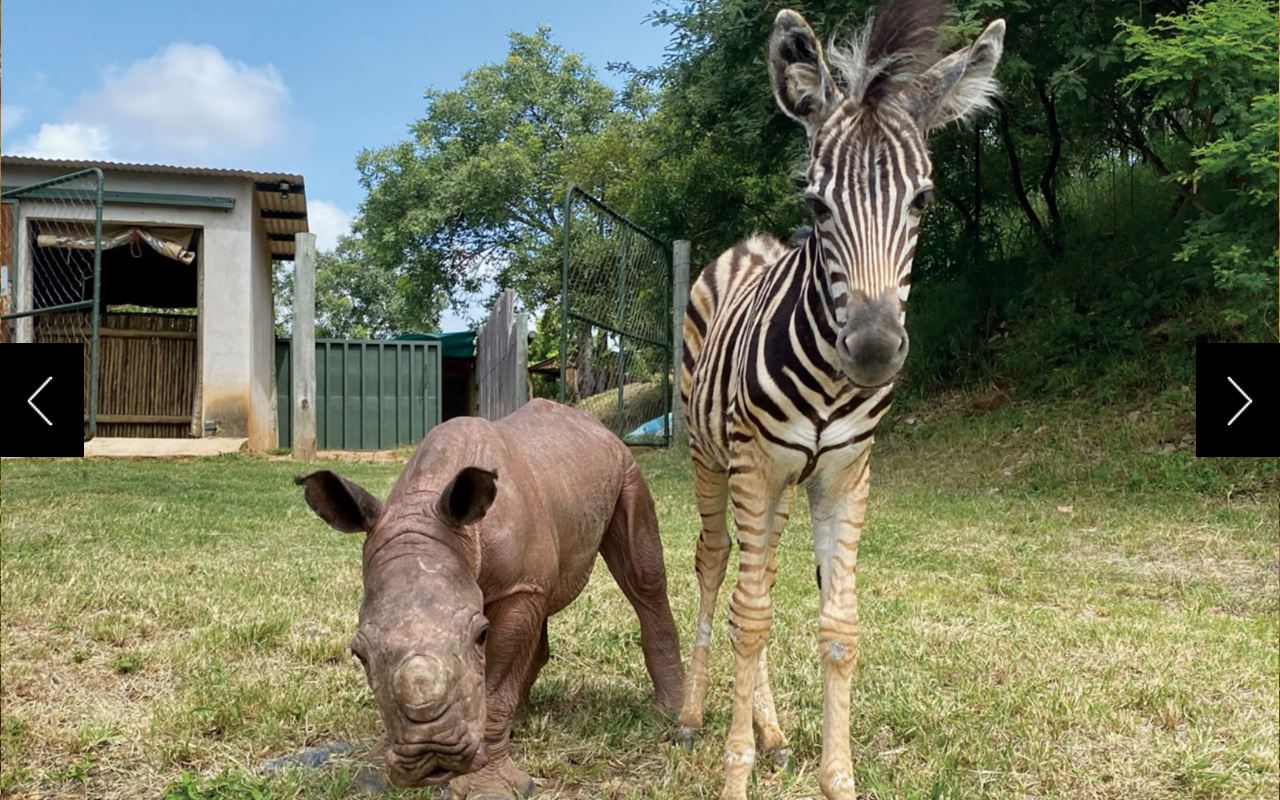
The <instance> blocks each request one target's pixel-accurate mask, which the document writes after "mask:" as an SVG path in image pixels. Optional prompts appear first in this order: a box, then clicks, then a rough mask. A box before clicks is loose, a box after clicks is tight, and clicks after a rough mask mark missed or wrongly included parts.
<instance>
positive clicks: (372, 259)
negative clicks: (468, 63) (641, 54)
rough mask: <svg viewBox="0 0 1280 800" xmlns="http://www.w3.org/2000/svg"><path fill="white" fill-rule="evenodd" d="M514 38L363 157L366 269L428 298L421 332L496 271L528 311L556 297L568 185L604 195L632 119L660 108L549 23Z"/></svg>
mask: <svg viewBox="0 0 1280 800" xmlns="http://www.w3.org/2000/svg"><path fill="white" fill-rule="evenodd" d="M510 40H511V46H510V51H509V53H508V55H507V57H506V59H505V60H504V61H502V62H500V63H497V64H488V65H484V66H481V67H479V68H477V69H475V70H473V71H471V72H468V73H466V74H464V75H463V80H462V85H461V86H460V87H459V88H458V89H457V90H454V91H447V92H442V91H436V90H429V91H428V92H427V94H426V100H427V113H426V116H424V117H423V118H422V119H420V120H418V121H417V122H415V123H413V125H412V126H411V128H410V130H411V133H412V136H411V138H410V139H408V140H406V141H404V142H401V143H400V144H398V145H395V146H392V147H388V148H383V149H380V150H371V151H365V152H363V153H361V154H360V156H359V158H358V160H357V163H358V166H359V169H360V173H361V181H362V183H363V185H364V187H365V189H366V190H367V192H368V195H367V198H366V199H365V201H364V203H363V204H362V206H361V208H360V216H359V219H358V220H357V222H356V225H355V230H356V233H357V234H358V235H359V236H360V239H361V242H362V245H361V263H362V264H363V265H364V266H365V267H366V268H367V269H369V270H371V271H372V272H373V273H375V274H378V275H383V276H393V278H394V280H392V281H391V283H392V284H394V285H395V286H396V287H397V291H398V292H400V293H401V294H407V293H408V292H411V291H416V292H419V293H420V294H419V296H417V297H406V303H407V305H408V306H409V307H411V308H412V309H414V310H415V311H416V312H417V313H419V314H420V319H419V320H417V322H418V323H419V325H418V328H419V329H421V328H423V327H428V328H429V327H432V326H433V325H434V324H435V321H436V319H437V318H438V315H439V311H440V310H441V309H442V308H444V307H445V305H446V304H448V303H450V302H453V301H456V300H458V299H459V298H460V297H461V296H462V295H463V294H464V293H474V292H476V291H478V290H479V289H480V286H481V284H482V282H483V281H484V279H486V278H489V279H492V280H493V281H494V282H495V283H496V284H498V285H499V286H502V287H510V288H514V289H515V290H516V291H517V293H518V294H519V295H520V297H521V298H522V300H523V302H524V303H525V304H526V306H529V307H538V306H541V305H542V304H545V303H546V302H548V299H549V298H550V297H551V296H552V295H553V294H556V293H558V289H559V283H560V268H559V258H558V249H557V247H558V244H559V234H558V231H559V229H560V226H561V224H562V220H561V216H562V204H563V199H564V192H565V189H566V187H567V186H568V185H569V183H571V182H576V183H578V184H580V185H582V186H583V187H584V188H587V189H588V190H589V191H592V192H593V193H595V194H597V195H601V194H606V193H607V192H608V191H609V185H610V184H611V183H612V181H613V180H614V179H615V178H616V176H617V174H618V172H619V170H620V169H621V168H622V165H623V164H624V162H625V158H620V157H619V156H618V153H619V152H620V151H622V150H625V148H626V144H627V140H628V138H629V135H630V134H629V133H628V132H627V131H628V130H629V127H628V126H633V125H635V124H637V123H638V121H639V120H640V119H642V118H643V116H644V114H645V113H646V112H647V111H648V109H649V108H650V107H651V105H652V97H651V96H649V95H647V94H646V93H645V92H643V90H642V89H639V88H637V89H636V90H635V91H629V92H626V93H624V94H623V96H622V97H618V96H615V93H614V92H613V91H612V90H611V89H610V88H609V87H608V86H606V85H604V84H603V83H601V82H600V81H599V80H598V79H597V78H596V76H595V73H594V71H593V70H592V69H591V67H589V66H588V65H586V64H585V63H584V62H583V60H582V57H581V56H579V55H578V54H576V53H569V52H566V51H565V50H564V49H563V48H561V47H559V46H558V45H556V44H554V43H553V42H552V41H551V32H550V29H549V28H547V27H541V28H539V29H538V31H537V33H535V34H533V35H526V34H522V33H512V34H511V35H510ZM380 280H381V279H380Z"/></svg>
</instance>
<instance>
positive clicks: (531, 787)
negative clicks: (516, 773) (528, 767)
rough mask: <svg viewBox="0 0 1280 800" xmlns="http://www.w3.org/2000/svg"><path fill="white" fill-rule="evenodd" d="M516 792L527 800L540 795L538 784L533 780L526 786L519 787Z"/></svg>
mask: <svg viewBox="0 0 1280 800" xmlns="http://www.w3.org/2000/svg"><path fill="white" fill-rule="evenodd" d="M516 791H517V792H519V793H520V796H521V797H523V798H525V800H529V798H530V797H533V796H534V795H535V794H537V793H538V784H536V783H534V782H533V778H530V779H529V781H528V782H527V783H525V785H524V786H520V787H517V788H516Z"/></svg>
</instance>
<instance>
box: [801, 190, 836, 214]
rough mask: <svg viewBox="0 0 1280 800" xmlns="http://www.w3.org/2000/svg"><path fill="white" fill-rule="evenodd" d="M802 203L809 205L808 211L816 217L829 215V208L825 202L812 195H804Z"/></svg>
mask: <svg viewBox="0 0 1280 800" xmlns="http://www.w3.org/2000/svg"><path fill="white" fill-rule="evenodd" d="M804 204H805V205H806V206H808V207H809V213H810V214H813V216H814V217H816V218H818V219H823V218H824V217H829V216H831V209H830V208H828V207H827V204H826V203H824V202H822V200H821V199H819V198H817V197H814V196H813V195H809V196H807V197H805V199H804Z"/></svg>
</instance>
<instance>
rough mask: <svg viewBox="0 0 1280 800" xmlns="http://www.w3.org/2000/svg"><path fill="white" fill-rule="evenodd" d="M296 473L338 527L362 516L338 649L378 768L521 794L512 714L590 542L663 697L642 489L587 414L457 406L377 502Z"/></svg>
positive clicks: (661, 583) (661, 610)
mask: <svg viewBox="0 0 1280 800" xmlns="http://www.w3.org/2000/svg"><path fill="white" fill-rule="evenodd" d="M298 483H300V484H302V485H303V486H304V487H305V489H306V500H307V503H308V504H309V505H310V506H311V508H312V509H313V510H315V512H316V513H317V514H318V515H319V516H320V517H321V518H322V519H324V520H325V521H326V522H328V523H329V524H330V525H332V526H333V527H335V528H337V529H338V530H341V531H346V532H356V531H366V532H367V534H368V535H367V536H366V537H365V542H364V556H363V569H364V602H363V604H362V605H361V607H360V627H359V632H358V633H357V634H356V635H355V638H354V639H352V642H351V649H352V651H353V652H354V653H355V654H356V655H357V656H358V657H359V659H360V661H361V663H362V664H364V668H365V673H366V675H367V676H368V679H369V686H370V688H372V690H373V694H374V697H375V698H376V700H377V704H378V708H379V711H380V712H381V715H382V720H383V722H384V723H385V725H386V731H387V737H386V748H385V759H386V764H387V768H388V771H389V774H390V777H391V780H392V782H393V783H395V784H396V785H399V786H424V785H428V784H438V783H443V782H445V781H449V782H450V788H451V789H452V790H453V793H454V795H455V797H459V798H466V800H491V799H499V798H519V797H527V796H528V795H530V794H532V793H533V791H534V784H533V781H532V779H531V778H530V776H529V775H528V774H526V773H525V772H523V771H521V770H520V769H518V768H517V767H516V766H515V764H513V763H512V761H511V758H510V754H509V750H508V745H509V739H510V733H511V716H512V713H513V712H514V711H515V710H516V708H517V707H518V706H519V704H520V703H521V702H522V701H523V699H524V698H525V697H526V696H527V694H528V691H529V687H530V686H532V684H533V681H534V679H535V678H536V677H537V675H538V671H539V670H540V669H541V668H542V666H543V665H544V664H545V663H546V662H547V657H548V654H549V653H548V643H547V618H548V617H550V616H551V615H553V614H555V613H556V612H557V611H559V610H561V609H562V608H564V607H565V606H567V605H568V604H569V603H570V602H572V601H573V599H574V598H575V597H577V596H578V594H579V593H580V592H581V591H582V589H583V587H584V586H585V585H586V582H587V578H588V576H589V575H590V574H591V568H592V565H593V564H594V563H595V558H596V554H597V553H599V554H601V555H603V556H604V560H605V563H606V564H607V565H608V566H609V570H610V571H611V572H612V573H613V576H614V578H615V579H616V580H617V581H618V584H619V585H620V586H621V587H622V590H623V592H624V593H625V594H626V596H627V599H628V600H630V601H631V604H632V606H633V607H634V608H635V610H636V614H637V615H638V616H639V618H640V644H641V647H642V649H643V650H644V657H645V664H646V666H647V667H648V669H649V675H650V677H651V678H652V680H653V684H654V689H655V701H656V702H657V704H658V705H659V706H661V707H662V708H664V709H667V710H669V711H673V712H674V711H676V710H678V709H679V707H680V686H681V682H682V677H683V676H682V670H681V665H680V656H679V652H680V646H679V640H678V636H677V633H676V627H675V623H674V621H673V620H672V617H671V610H670V607H669V606H668V603H667V592H666V572H665V570H664V567H663V562H662V544H661V541H660V540H659V538H658V524H657V519H656V518H655V516H654V509H653V500H652V498H651V497H650V495H649V490H648V487H647V486H646V485H645V482H644V479H643V478H642V477H641V476H640V472H639V471H638V470H637V469H636V465H635V461H634V460H633V459H632V457H631V454H630V452H629V451H628V450H627V448H626V446H624V445H623V444H622V443H621V442H620V441H618V439H617V438H616V437H615V436H614V435H613V434H612V433H610V432H609V431H608V430H607V429H606V428H605V427H604V426H602V425H601V424H600V423H599V422H597V421H596V420H595V418H594V417H592V416H591V415H590V414H587V413H586V412H583V411H578V410H574V409H570V408H567V407H565V406H561V405H559V404H557V403H551V402H548V401H545V400H534V401H532V402H530V403H529V404H528V405H526V406H524V407H523V408H522V409H520V410H519V411H517V412H516V413H514V414H511V415H510V416H508V417H506V418H504V419H502V420H499V421H498V422H496V423H490V422H487V421H485V420H482V419H477V418H470V417H463V418H457V419H453V420H450V421H448V422H446V423H444V424H442V425H439V426H437V427H436V428H435V429H433V430H432V431H431V432H430V433H428V434H427V437H426V438H425V439H423V440H422V443H421V444H420V445H418V448H417V450H415V451H414V453H413V456H412V457H411V458H410V459H409V463H408V464H407V465H406V466H405V469H404V472H403V473H402V474H401V475H400V479H399V480H398V481H397V482H396V485H395V487H394V488H393V489H392V490H391V495H390V497H388V498H387V501H386V503H385V504H383V503H381V502H379V501H378V500H377V499H376V498H375V497H373V496H372V495H370V494H369V493H368V492H366V491H365V490H364V489H362V488H360V487H359V486H357V485H356V484H354V483H352V482H350V481H347V480H345V479H343V478H340V477H338V476H337V475H335V474H334V473H332V472H329V471H327V470H326V471H321V472H315V473H312V474H311V475H308V476H306V477H305V478H299V479H298Z"/></svg>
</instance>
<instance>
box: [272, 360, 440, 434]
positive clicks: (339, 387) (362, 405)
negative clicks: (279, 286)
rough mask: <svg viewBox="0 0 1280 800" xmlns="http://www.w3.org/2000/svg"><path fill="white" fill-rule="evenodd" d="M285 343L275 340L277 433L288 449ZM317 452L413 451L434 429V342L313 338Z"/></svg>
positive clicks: (289, 418) (437, 385) (436, 395)
mask: <svg viewBox="0 0 1280 800" xmlns="http://www.w3.org/2000/svg"><path fill="white" fill-rule="evenodd" d="M291 346H292V342H291V340H289V339H283V338H281V339H276V431H277V440H278V444H279V446H280V447H289V446H290V445H291V442H292V431H293V379H292V374H291V373H290V368H289V365H290V358H289V349H290V347H291ZM315 398H316V447H317V448H318V449H320V450H390V449H392V448H396V447H412V446H414V445H417V444H418V442H420V441H422V437H423V436H425V435H426V433H427V431H429V430H431V428H433V427H435V426H436V425H439V424H440V343H439V342H435V341H408V342H406V341H395V342H374V341H359V340H345V339H318V340H316V392H315Z"/></svg>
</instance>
